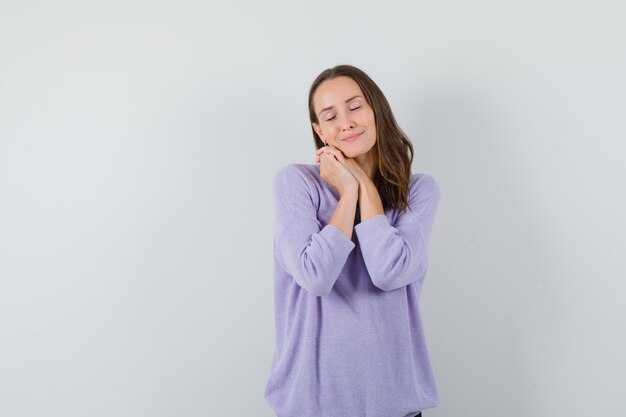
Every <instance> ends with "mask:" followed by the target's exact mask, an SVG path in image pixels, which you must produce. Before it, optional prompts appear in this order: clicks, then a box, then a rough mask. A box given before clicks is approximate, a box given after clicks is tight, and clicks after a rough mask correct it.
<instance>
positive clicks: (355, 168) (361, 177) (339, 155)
mask: <svg viewBox="0 0 626 417" xmlns="http://www.w3.org/2000/svg"><path fill="white" fill-rule="evenodd" d="M315 154H316V162H318V163H319V159H320V155H323V154H331V155H333V156H334V157H335V158H336V159H337V161H339V162H340V163H341V164H342V165H343V166H344V167H346V168H347V169H348V171H350V173H351V174H352V175H353V176H354V177H355V178H356V180H357V182H358V183H359V185H361V184H363V183H364V181H366V180H368V179H370V178H369V176H368V175H367V173H366V172H365V171H364V170H363V168H361V165H359V163H358V162H357V161H356V160H355V159H354V158H348V157H346V156H345V155H344V154H343V152H342V151H341V150H340V149H339V148H337V147H335V146H333V145H327V146H324V147H322V148H320V149H318V150H317V151H315Z"/></svg>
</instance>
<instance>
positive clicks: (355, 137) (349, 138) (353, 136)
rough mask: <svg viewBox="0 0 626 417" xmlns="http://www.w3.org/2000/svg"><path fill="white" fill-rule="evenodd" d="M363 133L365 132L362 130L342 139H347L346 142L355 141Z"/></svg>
mask: <svg viewBox="0 0 626 417" xmlns="http://www.w3.org/2000/svg"><path fill="white" fill-rule="evenodd" d="M362 133H363V132H361V133H357V134H355V135H352V136H348V137H347V138H344V139H342V141H345V142H354V141H355V140H356V139H357V138H358V137H359V136H361V134H362Z"/></svg>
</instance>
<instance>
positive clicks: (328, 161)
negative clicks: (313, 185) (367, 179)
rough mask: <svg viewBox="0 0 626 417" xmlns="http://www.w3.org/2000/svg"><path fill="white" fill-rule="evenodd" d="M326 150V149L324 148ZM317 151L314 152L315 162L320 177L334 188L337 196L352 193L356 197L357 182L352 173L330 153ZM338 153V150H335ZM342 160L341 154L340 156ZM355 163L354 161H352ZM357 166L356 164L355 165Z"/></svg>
mask: <svg viewBox="0 0 626 417" xmlns="http://www.w3.org/2000/svg"><path fill="white" fill-rule="evenodd" d="M326 148H327V147H326ZM321 149H322V151H320V150H318V152H319V153H318V152H316V158H315V159H316V162H317V163H319V164H320V176H321V177H322V179H324V180H325V181H326V182H328V183H329V184H330V185H332V186H333V187H335V188H336V189H337V191H339V194H340V195H341V196H343V195H344V194H346V193H354V194H357V195H358V192H359V182H358V181H357V179H356V178H355V176H354V175H353V174H352V172H351V171H350V170H349V169H348V168H347V167H346V166H344V164H342V163H341V162H340V161H339V160H338V159H337V158H336V155H335V154H333V153H331V152H328V151H327V152H324V151H323V149H324V148H321ZM337 151H338V152H339V153H341V152H340V151H339V149H337ZM341 157H342V158H343V154H342V155H341ZM354 162H355V163H356V161H354ZM357 165H358V164H357Z"/></svg>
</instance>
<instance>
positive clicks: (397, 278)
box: [354, 174, 440, 291]
mask: <svg viewBox="0 0 626 417" xmlns="http://www.w3.org/2000/svg"><path fill="white" fill-rule="evenodd" d="M439 198H440V191H439V186H438V184H437V182H436V181H435V179H434V178H433V177H432V176H430V175H428V174H422V175H421V176H420V177H419V178H418V179H417V180H416V183H414V184H413V186H412V187H411V190H410V192H409V205H410V209H409V210H406V211H404V212H403V213H401V214H399V216H398V218H397V220H396V222H395V224H394V225H391V224H389V221H388V219H387V217H386V216H385V215H384V214H375V215H373V216H371V217H369V218H367V219H366V220H364V221H362V222H361V223H359V224H357V225H356V226H355V228H354V230H355V232H356V234H357V237H358V239H359V245H360V248H361V253H362V254H363V260H364V262H365V266H366V268H367V271H368V273H369V275H370V277H371V279H372V282H373V283H374V285H376V286H377V287H378V288H380V289H382V290H384V291H392V290H395V289H398V288H402V287H404V286H406V285H408V284H411V283H412V282H418V284H419V285H421V284H422V282H423V280H424V277H425V275H426V270H427V269H428V241H429V239H430V233H431V230H432V225H433V222H434V218H435V213H436V211H437V206H438V203H439Z"/></svg>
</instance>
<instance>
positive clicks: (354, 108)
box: [352, 106, 361, 110]
mask: <svg viewBox="0 0 626 417" xmlns="http://www.w3.org/2000/svg"><path fill="white" fill-rule="evenodd" d="M360 108H361V106H359V107H353V108H352V110H356V109H360Z"/></svg>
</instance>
